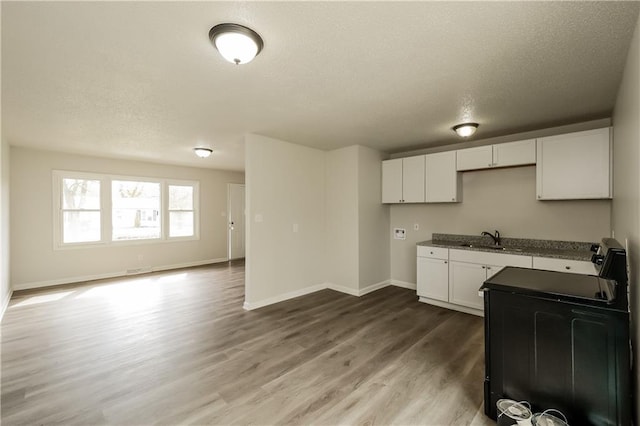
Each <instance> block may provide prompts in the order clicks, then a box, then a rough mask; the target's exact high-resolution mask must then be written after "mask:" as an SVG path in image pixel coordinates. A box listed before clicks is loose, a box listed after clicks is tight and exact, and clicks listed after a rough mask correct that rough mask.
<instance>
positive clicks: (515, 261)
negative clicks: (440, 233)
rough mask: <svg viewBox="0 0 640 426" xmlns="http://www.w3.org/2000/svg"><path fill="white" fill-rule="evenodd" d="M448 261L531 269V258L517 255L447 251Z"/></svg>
mask: <svg viewBox="0 0 640 426" xmlns="http://www.w3.org/2000/svg"><path fill="white" fill-rule="evenodd" d="M449 259H450V260H456V261H458V262H469V263H478V264H480V265H499V266H519V267H521V268H531V256H522V255H518V254H505V253H489V252H486V251H473V250H457V249H451V250H449Z"/></svg>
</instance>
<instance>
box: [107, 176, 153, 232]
mask: <svg viewBox="0 0 640 426" xmlns="http://www.w3.org/2000/svg"><path fill="white" fill-rule="evenodd" d="M111 222H112V227H111V231H112V233H111V239H112V240H113V241H127V240H150V239H154V238H160V237H161V236H162V226H161V221H160V183H156V182H139V181H132V180H114V181H112V182H111Z"/></svg>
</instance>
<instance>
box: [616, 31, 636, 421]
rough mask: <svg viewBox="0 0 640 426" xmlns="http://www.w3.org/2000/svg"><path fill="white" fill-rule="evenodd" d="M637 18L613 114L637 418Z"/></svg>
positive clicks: (618, 225) (618, 227) (618, 214)
mask: <svg viewBox="0 0 640 426" xmlns="http://www.w3.org/2000/svg"><path fill="white" fill-rule="evenodd" d="M639 145H640V19H639V20H638V24H637V25H636V30H635V34H634V36H633V39H632V41H631V47H630V48H629V55H628V57H627V64H626V66H625V71H624V76H623V79H622V83H621V84H620V88H619V90H618V98H617V100H616V106H615V109H614V114H613V172H614V179H613V204H612V228H613V231H614V233H615V237H616V239H617V240H618V241H620V242H621V243H622V244H626V245H627V250H628V256H629V263H630V265H629V267H630V274H629V284H630V290H631V295H630V296H631V312H632V317H633V318H632V319H633V324H632V338H633V340H634V354H635V359H634V365H636V368H635V380H634V385H635V389H636V391H635V405H636V407H635V409H636V411H635V416H636V423H635V424H638V423H637V421H638V419H640V397H639V395H638V390H639V389H640V378H639V376H640V375H639V374H638V371H639V370H638V367H637V366H638V362H640V357H639V356H638V349H639V348H638V345H639V344H640V327H639V324H638V312H639V309H640V273H639V269H638V268H640V173H639V169H640V146H639Z"/></svg>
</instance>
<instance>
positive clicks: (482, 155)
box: [457, 145, 493, 171]
mask: <svg viewBox="0 0 640 426" xmlns="http://www.w3.org/2000/svg"><path fill="white" fill-rule="evenodd" d="M457 153H458V155H457V170H458V171H463V170H477V169H486V168H489V167H491V164H493V148H492V145H486V146H479V147H477V148H467V149H459V150H458V151H457Z"/></svg>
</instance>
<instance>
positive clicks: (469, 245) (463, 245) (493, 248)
mask: <svg viewBox="0 0 640 426" xmlns="http://www.w3.org/2000/svg"><path fill="white" fill-rule="evenodd" d="M460 247H469V248H479V249H490V250H500V251H502V250H506V248H505V247H502V246H490V245H485V244H472V243H463V244H460Z"/></svg>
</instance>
